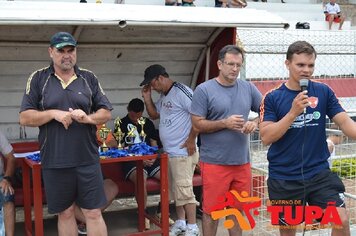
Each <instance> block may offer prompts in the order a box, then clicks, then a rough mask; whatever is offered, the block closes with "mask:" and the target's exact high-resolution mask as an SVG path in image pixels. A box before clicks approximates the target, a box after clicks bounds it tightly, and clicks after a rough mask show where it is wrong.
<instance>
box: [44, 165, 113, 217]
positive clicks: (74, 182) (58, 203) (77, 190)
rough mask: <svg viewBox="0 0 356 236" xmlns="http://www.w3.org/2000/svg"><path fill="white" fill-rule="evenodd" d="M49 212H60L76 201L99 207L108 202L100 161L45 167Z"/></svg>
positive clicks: (83, 205) (94, 207) (77, 203)
mask: <svg viewBox="0 0 356 236" xmlns="http://www.w3.org/2000/svg"><path fill="white" fill-rule="evenodd" d="M42 173H43V181H44V186H45V192H46V198H47V204H48V212H49V213H51V214H55V213H59V212H62V211H64V210H65V209H67V208H68V207H70V206H71V205H72V204H73V203H75V204H76V205H77V206H79V207H80V208H84V209H98V208H101V207H103V206H105V204H106V203H107V200H106V196H105V192H104V182H103V177H102V173H101V167H100V164H99V163H96V164H92V165H86V166H78V167H74V168H58V169H43V170H42Z"/></svg>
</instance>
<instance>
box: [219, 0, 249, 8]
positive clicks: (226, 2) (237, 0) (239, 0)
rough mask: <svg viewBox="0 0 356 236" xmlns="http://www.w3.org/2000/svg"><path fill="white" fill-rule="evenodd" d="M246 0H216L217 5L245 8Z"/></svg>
mask: <svg viewBox="0 0 356 236" xmlns="http://www.w3.org/2000/svg"><path fill="white" fill-rule="evenodd" d="M246 6H247V2H246V1H245V0H215V7H231V8H245V7H246Z"/></svg>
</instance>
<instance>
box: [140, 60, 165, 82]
mask: <svg viewBox="0 0 356 236" xmlns="http://www.w3.org/2000/svg"><path fill="white" fill-rule="evenodd" d="M159 75H164V76H167V77H168V73H167V71H166V69H165V68H164V67H163V66H161V65H158V64H155V65H151V66H149V67H147V68H146V70H145V75H144V78H145V79H144V80H143V81H142V83H141V84H140V86H142V85H146V84H149V83H150V82H151V81H152V80H153V79H155V78H156V77H158V76H159Z"/></svg>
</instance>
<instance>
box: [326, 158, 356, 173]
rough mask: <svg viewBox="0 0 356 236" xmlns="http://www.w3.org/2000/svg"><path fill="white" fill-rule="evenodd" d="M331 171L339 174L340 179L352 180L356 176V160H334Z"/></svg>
mask: <svg viewBox="0 0 356 236" xmlns="http://www.w3.org/2000/svg"><path fill="white" fill-rule="evenodd" d="M331 171H332V172H335V173H337V174H338V175H339V176H340V177H345V178H351V177H355V176H356V159H355V158H348V159H341V160H334V161H333V162H332V167H331Z"/></svg>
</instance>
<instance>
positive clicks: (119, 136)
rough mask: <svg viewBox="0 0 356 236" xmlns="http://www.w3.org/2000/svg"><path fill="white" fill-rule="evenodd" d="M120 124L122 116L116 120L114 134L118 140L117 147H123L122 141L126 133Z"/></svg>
mask: <svg viewBox="0 0 356 236" xmlns="http://www.w3.org/2000/svg"><path fill="white" fill-rule="evenodd" d="M120 124H121V119H120V117H117V118H116V119H115V121H114V125H115V133H114V136H115V138H116V140H117V149H122V148H123V147H122V144H121V141H122V139H123V137H124V136H125V133H124V132H122V130H121V128H120Z"/></svg>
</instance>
